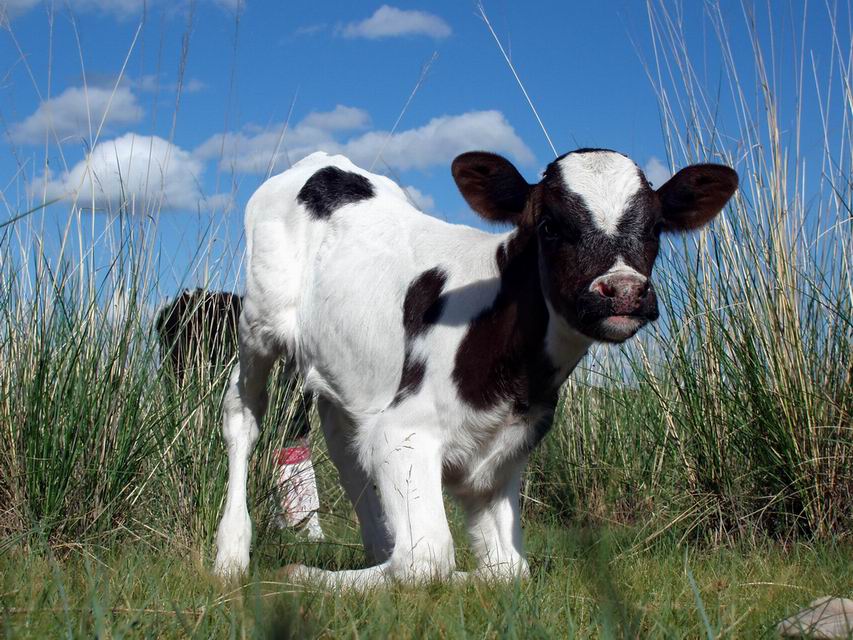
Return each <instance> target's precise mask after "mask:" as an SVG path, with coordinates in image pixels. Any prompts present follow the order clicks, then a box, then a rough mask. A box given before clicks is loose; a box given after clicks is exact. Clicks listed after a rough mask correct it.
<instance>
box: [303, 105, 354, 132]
mask: <svg viewBox="0 0 853 640" xmlns="http://www.w3.org/2000/svg"><path fill="white" fill-rule="evenodd" d="M369 124H370V115H369V114H368V113H367V111H365V110H364V109H359V108H357V107H347V106H344V105H342V104H339V105H337V106H335V108H334V109H332V110H331V111H312V112H311V113H309V114H308V115H307V116H305V119H304V120H302V122H300V123H299V125H300V127H312V128H315V129H322V130H324V131H347V130H352V129H361V128H363V127H366V126H367V125H369Z"/></svg>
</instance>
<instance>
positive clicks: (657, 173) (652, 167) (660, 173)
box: [643, 156, 672, 189]
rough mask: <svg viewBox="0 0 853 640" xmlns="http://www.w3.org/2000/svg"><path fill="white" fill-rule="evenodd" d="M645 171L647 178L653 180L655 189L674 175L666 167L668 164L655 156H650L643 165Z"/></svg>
mask: <svg viewBox="0 0 853 640" xmlns="http://www.w3.org/2000/svg"><path fill="white" fill-rule="evenodd" d="M643 173H645V174H646V180H648V181H649V182H651V183H652V186H654V188H655V189H657V188H658V187H660V186H661V185H662V184H663V183H664V182H666V181H667V180H669V179H670V177H671V176H672V173H671V172H670V170H669V169H667V168H666V165H664V163H663V162H661V161H660V160H658V159H657V158H656V157H655V156H652V157H651V158H649V159H648V161H647V162H646V164H645V165H644V166H643Z"/></svg>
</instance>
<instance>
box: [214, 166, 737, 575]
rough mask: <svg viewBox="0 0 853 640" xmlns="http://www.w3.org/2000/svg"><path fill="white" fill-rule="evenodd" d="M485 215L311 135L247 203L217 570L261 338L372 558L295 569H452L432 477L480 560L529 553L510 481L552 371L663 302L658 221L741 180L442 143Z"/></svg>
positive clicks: (249, 426)
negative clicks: (510, 157) (306, 151)
mask: <svg viewBox="0 0 853 640" xmlns="http://www.w3.org/2000/svg"><path fill="white" fill-rule="evenodd" d="M452 170H453V177H454V179H455V180H456V184H457V185H458V186H459V189H460V191H461V192H462V195H463V196H464V197H465V199H466V200H467V202H468V203H469V204H470V205H471V207H472V208H473V209H474V210H475V211H476V212H477V213H479V214H480V215H481V216H483V217H484V218H486V219H488V220H492V221H495V222H504V223H512V224H513V225H514V228H513V230H512V231H510V232H508V233H504V234H497V235H495V234H490V233H485V232H483V231H479V230H477V229H472V228H469V227H465V226H458V225H451V224H447V223H445V222H442V221H440V220H437V219H435V218H432V217H430V216H427V215H425V214H423V213H421V212H420V211H417V210H416V209H415V208H413V207H412V206H411V205H410V204H409V202H408V201H407V199H406V197H405V195H404V194H403V191H402V190H401V189H400V188H399V187H398V186H397V185H396V184H394V183H393V182H392V181H391V180H389V179H388V178H385V177H383V176H378V175H373V174H371V173H368V172H366V171H364V170H362V169H360V168H358V167H356V166H355V165H354V164H352V162H350V161H349V160H348V159H347V158H344V157H341V156H329V155H326V154H324V153H315V154H313V155H311V156H309V157H308V158H305V159H304V160H302V161H301V162H299V163H298V164H296V165H294V166H293V168H291V169H290V170H288V171H286V172H284V173H282V174H281V175H279V176H276V177H274V178H272V179H270V180H268V181H267V182H266V183H265V184H264V185H263V186H261V188H260V189H258V191H257V192H256V193H255V194H254V195H253V196H252V198H251V200H250V201H249V204H248V206H247V209H246V238H247V244H248V251H249V262H248V265H249V266H248V275H247V292H246V296H245V298H244V306H243V313H242V315H241V317H240V326H239V341H240V364H239V366H238V367H237V368H235V370H234V373H233V375H232V377H231V385H230V388H229V389H228V392H227V395H226V399H225V412H224V413H225V415H224V435H225V441H226V442H227V445H228V459H229V475H228V495H227V499H226V504H225V512H224V514H223V516H222V522H221V524H220V526H219V532H218V534H217V544H218V553H217V556H216V567H215V568H216V570H217V572H219V573H229V572H233V571H240V570H242V569H244V568H245V567H246V566H247V564H248V562H249V546H250V539H251V522H250V520H249V514H248V512H247V510H246V476H247V470H248V460H249V455H250V453H251V451H252V447H253V445H254V443H255V441H256V439H257V437H258V428H259V426H260V423H261V419H262V416H263V413H264V407H265V402H266V399H265V386H266V380H267V376H268V373H269V371H270V367H271V366H272V364H273V362H274V361H275V360H276V358H279V357H285V358H288V359H289V360H291V361H292V362H293V363H294V364H295V366H296V367H297V368H298V369H299V370H300V371H301V372H302V375H303V376H304V379H305V383H306V385H307V387H308V388H310V389H312V390H314V391H315V392H316V393H317V394H318V396H319V398H320V400H319V409H320V415H321V418H322V428H323V432H324V434H325V437H326V441H327V443H328V447H329V452H330V455H331V458H332V460H333V461H334V463H335V465H336V466H337V468H338V470H339V472H340V476H341V480H342V482H343V484H344V487H345V489H346V491H347V494H348V495H349V497H350V499H351V500H352V501H353V503H354V505H355V509H356V512H357V514H358V517H359V522H360V525H361V533H362V538H363V541H364V546H365V550H366V552H367V554H368V557H369V558H370V559H371V560H372V561H373V562H374V563H375V564H374V566H371V567H369V568H366V569H360V570H353V571H337V572H328V571H322V570H320V569H311V568H307V567H297V568H294V569H293V570H292V571H291V575H292V577H293V578H294V579H297V580H302V581H305V580H321V581H327V582H329V583H331V584H337V585H340V586H352V587H356V588H364V587H369V586H371V585H374V584H377V583H379V582H381V581H383V580H385V579H389V578H391V579H397V580H402V581H419V580H424V579H430V578H448V577H451V576H452V575H454V550H453V540H452V538H451V535H450V530H449V528H448V525H447V519H446V516H445V512H444V503H443V501H442V487H445V488H446V489H447V490H448V491H449V492H450V494H452V495H453V496H454V497H455V498H457V499H458V500H459V501H460V503H461V505H462V506H463V508H464V510H465V513H466V514H467V521H468V529H469V532H470V536H471V542H472V545H473V548H474V550H475V552H476V554H477V557H478V559H479V569H478V570H477V573H478V574H481V575H484V576H488V577H497V578H511V577H515V576H518V575H524V574H526V573H527V564H526V562H525V560H524V554H523V551H522V543H521V528H520V523H519V484H520V477H521V473H522V470H523V468H524V465H525V463H526V461H527V458H528V455H529V454H530V451H531V450H532V449H533V448H534V447H535V446H536V444H537V443H538V442H539V441H540V440H541V439H542V437H543V436H544V435H545V433H546V432H547V431H548V429H549V428H550V426H551V421H552V417H553V413H554V408H555V405H556V403H557V393H558V390H559V388H560V385H561V384H562V383H563V382H564V381H565V379H566V377H567V376H568V375H569V374H570V373H571V371H572V370H573V369H574V367H575V366H576V365H577V363H578V361H579V360H580V359H581V358H582V357H583V356H584V354H585V353H586V351H587V349H588V348H589V346H590V344H592V343H593V342H595V341H605V342H622V341H624V340H626V339H628V338H630V337H631V336H632V335H634V334H635V333H636V332H637V330H639V329H640V327H642V326H643V325H644V324H646V323H647V322H648V321H650V320H654V319H655V318H657V316H658V310H657V301H656V298H655V292H654V288H653V287H652V285H651V282H650V281H649V278H650V276H651V273H652V267H653V266H654V262H655V258H656V256H657V253H658V242H659V236H660V234H661V233H662V232H669V231H687V230H692V229H696V228H698V227H701V226H702V225H704V224H705V223H707V222H708V221H709V220H711V219H712V218H713V217H714V216H716V215H717V213H718V212H719V211H720V210H721V209H722V207H723V206H724V205H725V203H726V202H727V201H728V199H729V198H730V197H731V196H732V194H733V193H734V191H735V189H736V188H737V183H738V179H737V174H736V173H735V172H734V171H733V170H731V169H729V168H728V167H724V166H718V165H708V164H704V165H694V166H690V167H687V168H685V169H682V170H681V171H679V172H678V173H677V174H676V175H675V176H673V178H672V179H670V180H669V181H668V182H667V183H666V184H664V185H663V186H662V187H660V188H659V189H657V190H653V189H652V188H651V186H650V185H649V183H648V182H647V181H646V178H645V177H644V175H643V173H642V171H640V169H639V168H638V167H637V166H636V165H635V164H634V163H633V162H632V161H631V160H630V159H628V158H627V157H625V156H623V155H621V154H619V153H616V152H613V151H607V150H600V149H581V150H578V151H575V152H572V153H568V154H566V155H564V156H562V157H560V158H558V159H556V160H555V161H554V162H552V163H551V164H550V165H548V168H547V170H546V171H545V175H544V177H543V179H542V180H541V181H540V182H539V183H538V184H535V185H530V184H528V183H527V182H526V181H525V180H524V179H523V178H522V176H521V175H520V174H519V173H518V171H517V170H516V169H515V167H513V166H512V164H510V163H509V162H508V161H507V160H505V159H504V158H502V157H500V156H497V155H493V154H490V153H466V154H463V155H461V156H459V157H458V158H456V160H455V161H454V162H453V167H452Z"/></svg>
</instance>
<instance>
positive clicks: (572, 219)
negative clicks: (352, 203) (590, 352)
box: [452, 149, 738, 342]
mask: <svg viewBox="0 0 853 640" xmlns="http://www.w3.org/2000/svg"><path fill="white" fill-rule="evenodd" d="M452 172H453V178H454V180H455V181H456V184H457V185H458V187H459V190H460V191H461V192H462V195H463V196H464V198H465V200H466V201H467V202H468V204H469V205H470V206H471V208H472V209H474V210H475V211H476V212H477V213H479V214H480V215H481V216H483V217H484V218H486V219H487V220H492V221H495V222H508V223H512V224H515V225H516V226H518V227H520V228H521V230H522V231H523V232H526V233H527V234H529V236H530V238H531V241H535V242H537V243H538V245H539V252H538V255H539V277H540V282H541V285H542V291H543V294H544V295H545V298H546V300H547V301H548V303H549V305H550V307H551V308H552V309H553V311H554V312H556V313H558V314H560V315H561V316H562V317H563V318H564V319H565V320H566V322H568V323H569V325H571V326H572V327H574V328H575V329H577V330H579V331H580V332H582V333H583V334H585V335H587V336H589V337H590V338H593V339H595V340H600V341H604V342H622V341H624V340H627V339H628V338H630V337H631V336H632V335H634V334H635V333H636V332H637V331H638V330H639V329H640V328H641V327H642V326H643V325H644V324H646V323H647V322H649V321H651V320H655V319H657V317H658V308H657V298H656V296H655V290H654V287H653V286H652V283H651V280H650V278H651V275H652V268H653V267H654V263H655V259H656V258H657V254H658V247H659V242H660V234H661V233H668V232H685V231H692V230H694V229H698V228H700V227H702V226H703V225H705V224H706V223H707V222H709V221H710V220H711V219H713V218H714V217H715V216H716V215H717V214H718V213H719V212H720V210H721V209H722V208H723V206H725V204H726V202H728V200H729V198H731V196H732V194H734V192H735V190H736V189H737V185H738V177H737V173H735V172H734V171H733V170H732V169H730V168H729V167H726V166H722V165H716V164H696V165H691V166H689V167H686V168H684V169H682V170H681V171H679V172H678V173H676V174H675V175H674V176H673V177H672V178H670V179H669V180H668V181H667V182H666V184H664V185H663V186H661V187H660V188H658V189H653V188H652V185H650V184H649V182H648V180H646V177H645V176H644V175H643V172H642V171H641V170H640V168H639V167H638V166H637V165H636V164H634V162H633V161H631V160H630V159H629V158H627V157H626V156H624V155H622V154H620V153H617V152H615V151H610V150H606V149H580V150H578V151H573V152H571V153H567V154H565V155H564V156H561V157H559V158H557V159H556V160H554V161H553V162H552V163H551V164H549V165H548V168H547V169H546V170H545V173H544V176H543V178H542V180H541V181H540V182H539V183H538V184H535V185H531V184H528V183H527V181H525V180H524V178H522V176H521V174H520V173H519V172H518V170H517V169H516V168H515V167H514V166H513V165H512V164H511V163H510V162H509V161H508V160H507V159H505V158H503V157H501V156H499V155H495V154H492V153H485V152H476V151H475V152H470V153H464V154H462V155H461V156H459V157H457V158H456V159H455V160H454V161H453V166H452ZM534 234H535V237H534Z"/></svg>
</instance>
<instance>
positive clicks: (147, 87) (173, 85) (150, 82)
mask: <svg viewBox="0 0 853 640" xmlns="http://www.w3.org/2000/svg"><path fill="white" fill-rule="evenodd" d="M129 84H130V85H131V86H132V87H133V88H135V89H136V90H137V91H145V92H146V93H153V92H156V91H159V92H160V93H165V92H174V91H177V90H178V83H177V82H169V81H167V80H163V79H162V78H161V77H160V76H159V75H157V74H155V73H149V74H146V75H142V76H139V77H138V78H136V79H134V80H130V81H129ZM206 88H207V85H206V84H205V83H204V82H202V81H201V80H199V79H198V78H190V79H188V80H184V83H183V86H181V91H182V92H183V93H197V92H199V91H202V90H204V89H206Z"/></svg>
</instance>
